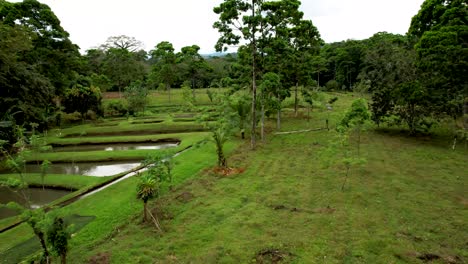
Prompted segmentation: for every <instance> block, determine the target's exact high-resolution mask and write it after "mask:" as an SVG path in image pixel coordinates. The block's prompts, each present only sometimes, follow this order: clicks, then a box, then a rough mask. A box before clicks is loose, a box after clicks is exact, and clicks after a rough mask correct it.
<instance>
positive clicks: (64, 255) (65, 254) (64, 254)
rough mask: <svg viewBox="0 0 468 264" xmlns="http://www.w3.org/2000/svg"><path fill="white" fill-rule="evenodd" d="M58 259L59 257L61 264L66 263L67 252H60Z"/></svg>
mask: <svg viewBox="0 0 468 264" xmlns="http://www.w3.org/2000/svg"><path fill="white" fill-rule="evenodd" d="M60 259H61V263H62V264H66V263H67V253H62V254H60Z"/></svg>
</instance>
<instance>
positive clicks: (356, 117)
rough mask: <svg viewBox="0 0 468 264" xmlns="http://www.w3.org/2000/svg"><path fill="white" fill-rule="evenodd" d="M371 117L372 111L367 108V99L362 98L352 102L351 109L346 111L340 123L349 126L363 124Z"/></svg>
mask: <svg viewBox="0 0 468 264" xmlns="http://www.w3.org/2000/svg"><path fill="white" fill-rule="evenodd" d="M370 117H371V116H370V113H369V111H368V110H367V101H366V100H365V99H362V98H360V99H357V100H355V101H354V102H353V103H352V105H351V109H349V110H348V111H347V112H346V114H345V116H344V117H343V119H342V120H341V123H340V125H341V126H344V127H347V128H349V127H354V126H362V125H364V124H365V123H366V122H368V121H369V120H370Z"/></svg>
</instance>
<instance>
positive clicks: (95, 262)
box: [88, 252, 110, 264]
mask: <svg viewBox="0 0 468 264" xmlns="http://www.w3.org/2000/svg"><path fill="white" fill-rule="evenodd" d="M88 263H89V264H108V263H110V254H109V253H107V252H105V253H98V254H97V255H95V256H92V257H90V258H89V260H88Z"/></svg>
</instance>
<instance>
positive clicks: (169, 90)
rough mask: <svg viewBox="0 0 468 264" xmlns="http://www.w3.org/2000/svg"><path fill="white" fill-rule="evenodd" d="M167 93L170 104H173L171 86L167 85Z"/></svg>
mask: <svg viewBox="0 0 468 264" xmlns="http://www.w3.org/2000/svg"><path fill="white" fill-rule="evenodd" d="M166 91H167V94H168V95H169V103H171V86H170V85H169V84H166Z"/></svg>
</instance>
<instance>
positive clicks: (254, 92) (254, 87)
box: [250, 0, 257, 149]
mask: <svg viewBox="0 0 468 264" xmlns="http://www.w3.org/2000/svg"><path fill="white" fill-rule="evenodd" d="M253 17H255V0H252V18H253ZM255 33H256V28H255V25H252V131H251V139H250V147H251V148H252V149H255V144H256V141H255V132H256V131H255V130H256V128H257V117H256V104H257V83H256V74H255V73H256V65H255V55H256V49H257V42H256V39H255Z"/></svg>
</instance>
